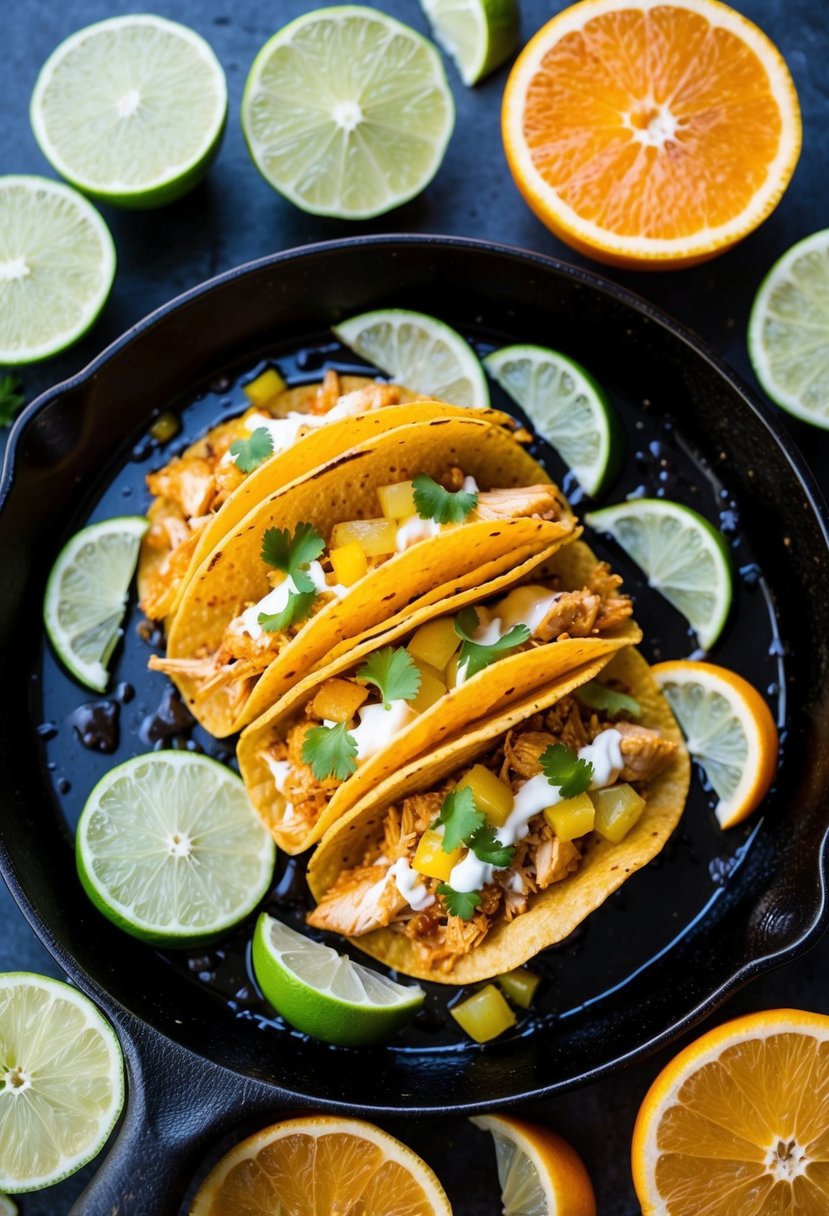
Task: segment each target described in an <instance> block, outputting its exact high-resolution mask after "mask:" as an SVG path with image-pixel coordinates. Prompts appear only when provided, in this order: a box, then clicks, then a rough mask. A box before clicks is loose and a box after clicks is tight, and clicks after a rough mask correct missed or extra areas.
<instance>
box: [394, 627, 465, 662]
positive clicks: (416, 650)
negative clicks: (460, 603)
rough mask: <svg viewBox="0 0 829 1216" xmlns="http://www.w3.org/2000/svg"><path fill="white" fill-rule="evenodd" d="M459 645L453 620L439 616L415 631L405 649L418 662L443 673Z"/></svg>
mask: <svg viewBox="0 0 829 1216" xmlns="http://www.w3.org/2000/svg"><path fill="white" fill-rule="evenodd" d="M460 644H461V639H460V638H459V637H458V635H457V634H456V633H455V618H454V617H452V616H439V617H438V618H437V620H435V621H427V622H426V624H425V625H421V626H420V628H419V629H416V630H415V631H414V633H413V634H412V640H411V641H410V642H409V645H408V646H407V647H406V649H407V650H408V652H409V654H410V655H412V656H413V657H414V658H415V659H417V660H418V661H420V660H422V661H423V662H424V663H428V664H429V666H430V667H434V668H436V669H437V670H438V671H443V670H444V668H445V667H446V664H447V663H448V662H449V660H450V659H451V658H452V655H453V654H454V653H455V651H456V650H457V649H458V647H459V646H460Z"/></svg>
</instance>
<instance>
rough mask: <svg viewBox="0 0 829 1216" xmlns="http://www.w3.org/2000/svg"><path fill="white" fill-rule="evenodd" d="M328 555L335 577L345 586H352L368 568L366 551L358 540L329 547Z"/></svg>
mask: <svg viewBox="0 0 829 1216" xmlns="http://www.w3.org/2000/svg"><path fill="white" fill-rule="evenodd" d="M328 556H329V557H330V558H331V565H332V566H333V567H334V578H335V579H336V580H337V582H338V583H342V585H343V586H344V587H352V586H353V585H354V583H356V582H358V581H359V580H360V579H361V578H362V577H363V575H364V574H365V573H366V571H367V570H368V561H367V559H366V551H365V549H364V548H363V547H362V545H358V544H357V542H356V541H352V543H351V544H350V545H340V546H339V548H337V549H329V551H328Z"/></svg>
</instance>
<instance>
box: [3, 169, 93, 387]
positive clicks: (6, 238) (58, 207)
mask: <svg viewBox="0 0 829 1216" xmlns="http://www.w3.org/2000/svg"><path fill="white" fill-rule="evenodd" d="M114 277H115V246H114V245H113V243H112V237H111V236H110V234H109V229H108V228H107V226H106V224H105V223H104V221H103V220H102V219H101V217H100V215H99V214H98V212H97V211H96V210H95V208H94V207H93V206H92V205H91V204H90V203H88V202H87V201H86V199H85V198H81V196H80V195H79V194H77V193H76V192H75V191H74V190H70V189H69V187H68V186H64V185H61V184H60V183H59V182H51V181H48V180H47V179H46V178H45V177H21V176H11V177H0V364H4V363H5V364H10V365H15V364H22V363H34V362H35V361H36V360H38V359H46V358H48V357H49V355H55V354H57V353H58V351H61V350H65V349H66V347H67V346H71V345H72V343H73V342H77V340H78V338H82V337H83V335H84V334H85V333H86V332H87V330H88V329H89V328H90V326H92V325H93V324H94V322H95V321H96V320H97V318H98V315H99V313H100V311H101V309H102V308H103V306H104V304H105V303H106V299H107V296H108V295H109V289H110V288H111V287H112V280H113V278H114Z"/></svg>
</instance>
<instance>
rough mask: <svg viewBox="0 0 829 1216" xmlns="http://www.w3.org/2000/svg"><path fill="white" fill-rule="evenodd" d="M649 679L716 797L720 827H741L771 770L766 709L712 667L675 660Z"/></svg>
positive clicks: (773, 758) (771, 735) (773, 734)
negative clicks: (655, 683)
mask: <svg viewBox="0 0 829 1216" xmlns="http://www.w3.org/2000/svg"><path fill="white" fill-rule="evenodd" d="M651 674H652V675H653V678H654V679H655V680H656V682H657V684H658V685H659V687H660V688H661V689H662V692H663V693H664V694H665V697H666V699H667V701H668V704H669V705H670V707H671V709H672V710H673V712H674V715H675V716H676V719H677V721H678V722H679V725H680V727H681V728H682V733H683V734H684V735H685V741H686V743H687V745H688V751H689V752H690V753H691V755H692V756H693V758H694V759H695V760H697V761H698V762H699V763H700V764H701V765H702V768H703V770H704V771H705V775H706V777H707V778H708V780H709V781H710V783H711V785H712V786H713V787H714V790H715V792H716V794H717V795H718V797H719V802H718V803H717V807H716V815H717V818H718V820H719V822H720V827H723V828H730V827H733V826H734V825H735V824H737V823H742V821H743V820H744V819H746V818H747V817H748V816H749V815H750V814H751V812H752V811H753V810H754V809H755V808H756V807H757V806H758V805H759V804H760V802H761V801H762V799H763V798H764V796H765V794H766V791H767V790H768V788H769V786H770V785H771V782H772V780H773V778H774V774H775V771H776V769H777V751H778V737H777V727H776V726H775V724H774V719H773V718H772V716H771V710H770V709H769V707H768V705H767V704H766V702H765V701H764V700H763V698H762V697H761V696H760V694H759V692H758V691H757V689H756V688H754V687H753V686H752V685H751V684H749V683H748V681H747V680H744V679H743V677H742V676H738V675H737V674H736V672H733V671H729V670H728V669H727V668H726V667H716V666H714V664H713V663H698V662H694V661H692V660H687V659H677V660H675V661H673V662H667V663H657V664H656V666H655V667H652V668H651Z"/></svg>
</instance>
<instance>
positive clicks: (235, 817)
mask: <svg viewBox="0 0 829 1216" xmlns="http://www.w3.org/2000/svg"><path fill="white" fill-rule="evenodd" d="M75 857H76V861H77V865H78V874H79V876H80V879H81V882H82V883H83V886H84V888H85V890H86V893H87V895H88V896H89V898H90V899H91V900H92V902H93V903H94V904H95V906H96V907H97V908H98V910H99V911H100V912H103V914H104V916H107V917H109V919H110V920H111V921H113V922H114V923H115V924H116V925H118V926H119V928H121V929H124V930H125V931H126V932H127V933H131V934H132V935H133V937H138V938H140V939H141V940H142V941H148V942H153V943H155V944H157V945H167V946H189V945H194V944H197V943H199V942H205V941H210V940H211V939H213V938H215V937H217V936H218V935H219V934H221V933H223V932H224V931H225V930H226V929H230V928H232V927H233V926H234V925H236V924H238V922H239V921H240V920H244V918H245V917H246V916H247V915H248V914H249V913H250V912H252V911H253V909H254V908H255V907H256V905H257V904H258V903H259V901H260V900H261V899H262V898H263V897H264V895H265V892H266V891H267V889H268V887H269V885H270V882H271V878H272V876H273V867H274V861H275V858H276V851H275V845H274V843H273V840H272V839H271V836H270V834H269V833H268V831H267V830H266V828H265V827H264V825H263V824H262V822H261V821H260V820H259V819H258V818H257V816H256V814H255V813H254V811H253V810H252V808H251V805H250V802H249V801H248V796H247V793H246V792H245V787H244V785H243V784H242V782H241V781H240V780H239V778H238V777H237V776H236V775H235V773H232V772H231V771H230V769H227V768H225V767H224V765H222V764H218V763H217V762H216V761H215V760H209V759H208V758H207V757H206V756H199V755H193V753H192V752H176V751H165V752H152V753H150V754H149V755H147V756H136V757H135V758H134V759H132V760H127V762H126V763H125V764H121V765H119V766H118V767H117V768H114V769H112V770H111V771H110V772H109V773H107V774H106V776H105V777H103V778H102V779H101V780H100V781H99V782H98V784H97V785H96V786H95V788H94V790H93V791H92V793H91V794H90V795H89V798H88V799H87V802H86V806H85V807H84V809H83V813H82V815H81V818H80V821H79V823H78V833H77V837H76V840H75Z"/></svg>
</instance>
